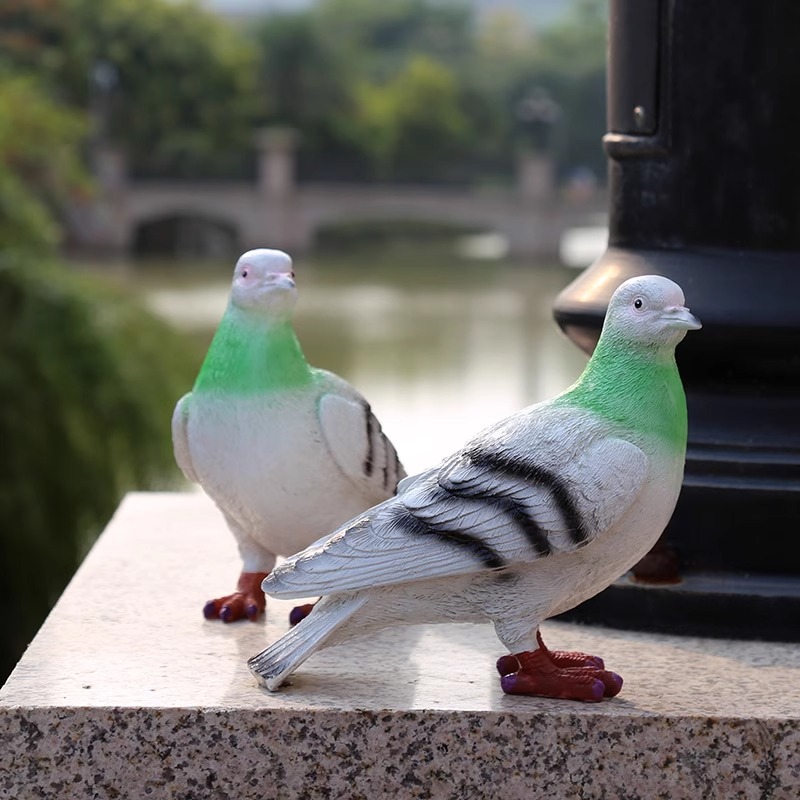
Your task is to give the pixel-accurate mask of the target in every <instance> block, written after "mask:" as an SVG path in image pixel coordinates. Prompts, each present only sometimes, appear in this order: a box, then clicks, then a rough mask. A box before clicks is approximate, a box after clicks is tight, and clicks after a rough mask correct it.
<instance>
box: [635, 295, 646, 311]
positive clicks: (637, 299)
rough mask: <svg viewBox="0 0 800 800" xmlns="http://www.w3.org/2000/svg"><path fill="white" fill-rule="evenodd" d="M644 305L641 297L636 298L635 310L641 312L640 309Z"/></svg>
mask: <svg viewBox="0 0 800 800" xmlns="http://www.w3.org/2000/svg"><path fill="white" fill-rule="evenodd" d="M643 305H644V303H643V302H642V298H641V297H637V298H636V299H635V300H634V301H633V307H634V308H635V309H636V310H637V311H638V310H639V309H640V308H641V307H642V306H643Z"/></svg>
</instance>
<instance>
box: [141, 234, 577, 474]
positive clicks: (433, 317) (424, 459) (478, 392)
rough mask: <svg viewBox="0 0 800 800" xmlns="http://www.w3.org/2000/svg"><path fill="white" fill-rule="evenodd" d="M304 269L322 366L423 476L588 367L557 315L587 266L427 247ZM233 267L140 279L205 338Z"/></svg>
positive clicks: (308, 319) (310, 335)
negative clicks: (465, 255)
mask: <svg viewBox="0 0 800 800" xmlns="http://www.w3.org/2000/svg"><path fill="white" fill-rule="evenodd" d="M295 268H296V275H297V284H298V289H299V298H300V299H299V302H298V308H297V315H296V328H297V332H298V336H299V338H300V341H301V343H302V346H303V349H304V350H305V352H306V355H307V357H308V360H309V361H310V362H311V363H312V364H314V365H315V366H319V367H324V368H325V369H329V370H332V371H334V372H337V373H338V374H340V375H342V376H343V377H345V378H346V379H347V380H349V381H350V382H351V383H352V384H353V385H354V386H356V387H357V388H358V389H359V391H361V392H362V393H363V394H364V396H365V397H366V398H367V400H368V401H369V402H370V404H371V405H372V407H373V409H374V410H375V412H376V414H377V416H378V418H379V419H380V420H381V422H382V424H383V427H384V429H385V430H386V432H387V433H388V434H389V436H390V437H391V438H392V440H393V441H394V442H395V445H396V446H397V449H398V451H399V452H400V455H401V457H402V459H403V461H404V463H405V465H406V468H407V470H408V471H409V472H415V471H419V470H421V469H423V468H425V467H427V466H430V465H432V464H434V463H436V462H437V461H439V460H440V459H441V458H443V457H445V456H447V455H449V454H450V453H451V452H452V451H454V450H455V449H456V448H458V447H459V446H461V445H462V444H463V443H464V442H465V440H466V439H467V438H468V437H469V436H471V435H472V434H474V433H476V432H477V431H478V430H480V429H481V428H483V427H485V426H486V425H489V424H491V423H492V422H494V421H496V420H498V419H500V418H502V417H503V416H506V415H508V414H511V413H513V412H515V411H517V410H519V409H520V408H523V407H524V406H526V405H528V404H530V403H533V402H537V401H539V400H543V399H546V398H548V397H552V396H553V395H554V394H557V393H558V392H560V391H561V390H562V389H564V388H566V387H567V386H568V385H569V384H570V383H572V382H573V381H574V380H575V378H576V377H577V376H578V375H579V374H580V372H581V370H582V368H583V366H584V364H585V363H586V358H585V356H584V355H583V354H582V353H580V351H578V349H577V348H576V347H574V346H573V345H572V344H571V343H570V342H569V341H568V340H567V339H566V338H565V337H564V336H563V335H562V334H561V332H560V331H559V330H558V328H557V326H556V325H555V323H554V322H553V317H552V313H551V308H552V304H553V300H554V298H555V296H556V295H557V294H558V292H559V291H560V290H561V289H562V288H563V287H564V286H566V285H567V284H568V283H569V282H570V281H571V280H573V279H574V278H575V277H576V276H577V274H578V273H577V271H576V270H572V269H567V268H564V267H558V266H552V265H533V264H526V263H519V262H513V261H481V262H475V261H469V260H466V259H459V258H457V257H455V256H451V255H448V254H447V253H445V252H441V253H438V254H437V253H431V252H429V251H424V252H423V251H421V250H417V249H414V248H405V249H404V248H400V249H392V250H390V251H388V252H383V253H374V254H372V255H371V256H370V255H368V254H363V253H362V254H360V255H359V256H358V257H357V258H352V259H348V258H344V257H339V258H326V257H321V256H314V257H313V258H307V259H296V260H295ZM232 269H233V264H230V265H224V266H222V265H220V266H219V267H217V268H213V269H212V268H203V269H192V268H187V267H186V266H185V265H181V266H180V267H175V268H160V269H157V270H153V269H146V270H143V271H140V270H136V271H135V272H134V271H133V270H131V271H129V272H128V275H131V274H135V275H136V278H135V279H134V281H135V283H136V286H137V289H138V291H140V292H141V293H142V295H143V297H144V299H145V301H146V303H147V304H148V305H149V306H150V307H151V308H152V309H153V310H155V311H156V312H157V313H158V314H160V315H161V316H164V317H165V318H167V319H168V320H170V321H171V322H172V323H173V324H175V325H176V326H178V327H180V328H183V329H185V330H188V331H192V332H194V333H195V334H196V335H197V336H201V337H204V338H203V342H204V344H205V341H208V339H210V336H211V334H212V332H213V329H214V328H215V326H216V324H217V322H218V321H219V319H220V317H221V316H222V312H223V311H224V308H225V304H226V301H227V296H228V289H229V281H230V275H231V273H232Z"/></svg>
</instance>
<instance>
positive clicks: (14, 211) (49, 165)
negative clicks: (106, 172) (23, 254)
mask: <svg viewBox="0 0 800 800" xmlns="http://www.w3.org/2000/svg"><path fill="white" fill-rule="evenodd" d="M83 133H84V126H83V124H82V121H81V119H80V117H79V116H78V115H76V114H75V113H74V112H72V111H70V110H69V109H67V108H63V107H62V106H60V105H58V104H56V103H54V102H53V101H52V100H51V99H50V98H49V97H47V95H46V94H45V93H44V91H43V90H42V89H41V87H40V86H39V85H38V84H37V82H36V81H35V80H33V79H32V78H30V77H27V76H19V75H8V74H3V73H2V72H0V245H2V246H3V247H4V248H10V249H21V248H25V249H35V250H36V251H48V250H52V248H53V247H54V246H55V245H56V243H57V242H58V240H59V235H60V232H59V228H58V225H57V217H58V214H59V209H60V208H61V207H62V206H63V204H64V202H65V201H66V200H67V199H68V197H69V196H71V195H72V194H73V193H74V192H77V191H83V190H85V188H86V182H85V177H84V174H83V170H82V168H81V165H80V160H79V157H78V146H79V143H80V141H81V138H82V136H83Z"/></svg>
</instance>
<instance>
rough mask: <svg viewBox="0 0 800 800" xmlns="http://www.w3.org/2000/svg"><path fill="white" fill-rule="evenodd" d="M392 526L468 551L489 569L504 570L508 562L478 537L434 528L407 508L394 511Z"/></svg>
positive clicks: (397, 507)
mask: <svg viewBox="0 0 800 800" xmlns="http://www.w3.org/2000/svg"><path fill="white" fill-rule="evenodd" d="M392 511H393V514H392V516H393V519H392V524H393V525H395V526H396V527H398V528H400V529H401V530H402V531H403V532H404V533H408V534H410V535H412V536H433V537H435V538H437V539H440V540H441V541H443V542H447V543H448V544H452V545H454V546H456V547H459V548H463V549H466V550H467V551H468V552H469V554H470V555H471V556H473V557H474V558H475V559H476V560H477V561H480V562H481V563H482V564H483V566H484V567H486V568H487V569H502V568H503V567H505V566H506V565H507V564H506V560H505V559H504V558H503V557H502V556H501V555H500V553H498V552H497V550H495V549H494V548H493V547H490V546H489V545H488V544H486V543H485V542H482V541H481V540H480V539H479V538H478V537H477V536H471V535H470V534H468V533H461V532H460V531H446V530H439V529H437V528H434V527H433V526H432V525H429V524H428V523H427V522H425V521H423V520H421V519H418V518H417V517H415V516H414V515H413V514H412V513H411V512H410V511H409V510H408V509H407V508H404V507H403V506H399V505H398V506H396V507H395V508H394V509H393V510H392Z"/></svg>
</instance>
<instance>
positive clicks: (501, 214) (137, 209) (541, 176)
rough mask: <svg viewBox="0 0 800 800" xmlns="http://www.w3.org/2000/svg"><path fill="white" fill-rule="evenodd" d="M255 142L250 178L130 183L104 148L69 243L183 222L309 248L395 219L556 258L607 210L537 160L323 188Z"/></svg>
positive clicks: (281, 151)
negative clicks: (92, 197) (94, 189)
mask: <svg viewBox="0 0 800 800" xmlns="http://www.w3.org/2000/svg"><path fill="white" fill-rule="evenodd" d="M259 144H260V148H259V162H258V175H257V180H256V181H255V182H253V183H247V182H228V183H220V182H208V183H203V182H178V181H176V182H169V181H131V180H129V179H128V177H127V170H126V169H125V163H124V159H123V158H122V157H121V155H120V154H119V153H118V152H115V151H111V150H104V151H99V152H98V153H96V157H95V164H96V172H97V178H98V184H99V186H100V191H99V192H98V196H97V198H96V201H95V203H94V204H93V205H91V206H86V207H82V208H76V209H73V211H72V213H71V214H70V220H69V222H70V225H69V227H70V234H71V239H72V241H73V243H74V244H75V245H77V246H79V247H81V248H84V249H93V250H102V251H106V252H108V251H113V252H132V251H133V250H134V249H135V243H136V242H137V241H138V240H139V237H140V236H141V234H142V232H143V231H146V230H147V229H148V228H151V227H153V226H157V225H159V224H163V223H164V221H168V220H176V219H180V220H184V221H186V220H190V221H192V222H193V227H192V226H190V227H189V228H187V227H186V226H183V231H184V234H183V235H184V236H186V235H187V233H186V231H187V230H188V231H190V233H189V234H188V235H190V236H192V235H196V236H198V237H200V238H203V237H205V238H206V239H207V240H208V242H209V247H208V248H207V249H210V250H211V251H212V252H211V254H213V250H214V245H213V242H214V239H213V235H210V233H209V232H212V234H213V231H214V230H220V229H223V230H224V231H226V240H227V242H228V243H230V241H231V239H232V240H233V241H234V242H235V244H236V246H238V248H239V249H240V250H244V249H249V248H251V247H277V248H281V249H285V250H287V251H289V252H290V253H298V252H304V251H306V250H308V249H310V248H312V247H313V245H314V240H315V238H316V236H317V234H318V232H319V231H320V230H321V229H322V228H324V227H326V226H330V225H335V224H337V223H346V222H355V221H358V222H368V221H370V220H376V221H386V220H397V221H404V222H408V221H424V222H432V223H439V224H445V225H453V226H455V227H462V228H465V227H468V228H474V229H475V230H477V231H481V232H484V231H485V232H493V233H497V234H499V235H501V236H502V237H504V238H505V240H506V241H507V243H508V248H509V251H510V252H512V253H515V254H520V255H525V256H531V257H546V258H553V257H556V256H557V254H558V249H559V243H560V240H561V236H562V234H563V233H564V231H566V230H568V229H569V228H573V227H577V226H581V225H586V224H591V223H592V222H596V220H597V219H598V215H601V214H603V212H604V211H605V207H606V198H605V194H604V193H603V192H602V191H599V190H597V189H596V188H595V187H592V186H589V187H583V188H579V189H578V190H575V187H573V189H572V191H571V192H569V191H567V192H562V193H558V192H556V191H555V189H554V187H553V180H552V165H551V163H550V161H549V160H548V159H546V158H542V157H540V156H534V155H528V156H527V157H523V158H521V159H520V162H519V166H518V173H517V183H516V186H515V187H514V188H513V189H469V188H443V187H437V186H407V185H399V186H398V185H387V184H379V185H370V184H319V183H306V182H303V183H298V182H296V181H295V179H294V151H293V145H292V140H291V137H289V136H287V135H281V134H280V132H269V133H267V134H266V135H263V136H262V137H261V139H260V141H259ZM191 231H194V234H192V233H191ZM228 246H230V244H228ZM185 249H187V250H189V251H190V252H191V251H193V248H192V247H187V248H185ZM196 249H197V248H194V250H196ZM220 249H221V246H220Z"/></svg>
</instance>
